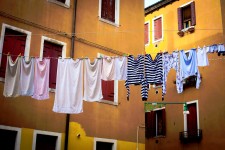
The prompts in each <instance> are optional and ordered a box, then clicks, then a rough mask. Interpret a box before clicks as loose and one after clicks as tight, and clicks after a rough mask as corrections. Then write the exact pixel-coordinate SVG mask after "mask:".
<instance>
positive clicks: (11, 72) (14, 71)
mask: <svg viewBox="0 0 225 150" xmlns="http://www.w3.org/2000/svg"><path fill="white" fill-rule="evenodd" d="M20 63H21V57H17V59H16V60H15V61H14V62H13V60H12V58H11V56H10V55H8V56H7V64H6V72H5V84H4V91H3V95H4V96H5V97H17V96H19V95H20V66H21V65H20Z"/></svg>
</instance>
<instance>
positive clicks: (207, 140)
mask: <svg viewBox="0 0 225 150" xmlns="http://www.w3.org/2000/svg"><path fill="white" fill-rule="evenodd" d="M187 2H189V1H188V0H180V1H176V2H174V3H172V4H170V5H167V6H166V7H163V8H161V9H159V10H158V11H155V12H153V13H152V14H149V15H147V16H146V17H145V21H147V20H150V22H151V20H152V19H153V17H155V16H158V15H163V19H164V21H163V26H164V31H163V32H164V38H163V40H162V41H160V42H159V43H157V45H158V47H155V44H153V43H150V45H149V46H148V47H146V52H147V53H150V54H152V55H155V54H156V53H157V52H159V51H160V50H161V51H164V50H166V51H168V52H169V53H171V52H172V51H173V50H177V49H178V50H182V49H183V50H188V49H191V48H195V47H197V46H200V47H203V46H204V45H206V46H207V45H211V44H218V43H223V42H224V40H225V36H224V8H223V5H222V4H224V2H222V1H220V0H215V1H214V0H206V1H204V2H203V1H201V0H195V10H196V26H195V29H196V30H195V32H194V33H192V34H187V33H186V34H185V35H184V37H179V36H178V35H177V30H178V29H177V28H178V27H177V26H178V23H177V8H178V7H180V6H181V5H183V4H185V3H187ZM221 10H222V11H221ZM151 39H152V35H151V36H150V40H151ZM208 57H209V66H208V67H199V71H200V74H201V76H202V82H201V85H200V89H196V88H195V87H191V88H187V89H185V90H184V91H183V93H181V94H178V93H177V91H176V85H175V84H174V81H175V80H176V72H175V70H173V69H172V70H171V71H170V72H169V75H168V78H167V94H166V95H165V100H164V102H190V101H194V100H198V105H199V128H200V129H202V132H203V138H202V140H201V142H199V143H197V142H194V143H189V144H181V142H180V140H179V132H182V131H183V130H184V117H183V106H182V105H166V136H165V137H161V138H151V139H146V143H145V149H155V150H157V149H171V150H172V149H185V150H186V149H187V150H195V149H196V150H197V149H201V150H205V149H223V147H224V141H225V138H224V136H223V134H222V133H224V131H225V130H224V127H223V125H224V123H225V119H224V117H223V116H224V108H225V105H224V104H225V103H224V97H225V94H224V91H225V87H224V83H225V78H224V73H225V72H224V66H225V59H224V56H218V55H217V54H216V53H214V54H208ZM160 92H161V91H160ZM149 93H150V97H152V99H149V100H148V101H160V102H161V94H160V95H155V93H154V91H153V90H152V91H150V92H149ZM157 140H158V143H157Z"/></svg>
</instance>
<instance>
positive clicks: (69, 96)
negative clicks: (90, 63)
mask: <svg viewBox="0 0 225 150" xmlns="http://www.w3.org/2000/svg"><path fill="white" fill-rule="evenodd" d="M53 111H54V112H58V113H68V114H78V113H82V112H83V61H82V60H79V59H77V60H75V61H74V60H73V59H58V68H57V78H56V91H55V101H54V106H53Z"/></svg>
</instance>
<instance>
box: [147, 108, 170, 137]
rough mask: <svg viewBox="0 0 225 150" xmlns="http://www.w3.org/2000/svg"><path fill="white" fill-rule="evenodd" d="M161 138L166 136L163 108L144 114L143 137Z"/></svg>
mask: <svg viewBox="0 0 225 150" xmlns="http://www.w3.org/2000/svg"><path fill="white" fill-rule="evenodd" d="M161 136H166V111H165V107H163V108H157V109H154V110H153V111H150V112H146V113H145V137H146V138H152V137H161Z"/></svg>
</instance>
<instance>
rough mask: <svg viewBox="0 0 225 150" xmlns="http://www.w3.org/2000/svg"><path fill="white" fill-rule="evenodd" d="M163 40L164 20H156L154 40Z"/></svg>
mask: <svg viewBox="0 0 225 150" xmlns="http://www.w3.org/2000/svg"><path fill="white" fill-rule="evenodd" d="M161 38H162V18H161V17H160V18H158V19H156V20H154V40H155V41H156V40H158V39H161Z"/></svg>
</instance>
